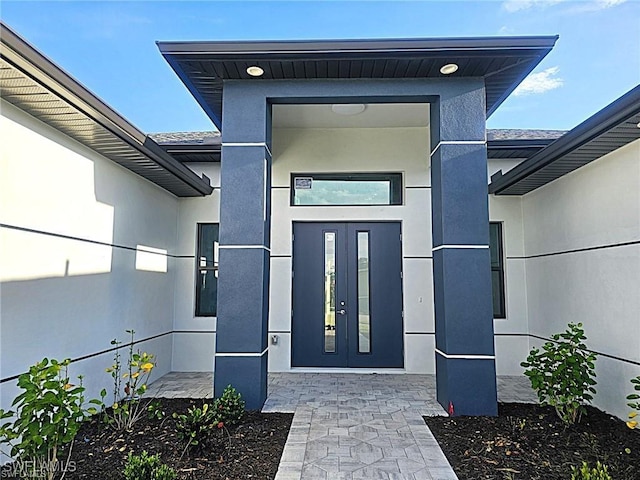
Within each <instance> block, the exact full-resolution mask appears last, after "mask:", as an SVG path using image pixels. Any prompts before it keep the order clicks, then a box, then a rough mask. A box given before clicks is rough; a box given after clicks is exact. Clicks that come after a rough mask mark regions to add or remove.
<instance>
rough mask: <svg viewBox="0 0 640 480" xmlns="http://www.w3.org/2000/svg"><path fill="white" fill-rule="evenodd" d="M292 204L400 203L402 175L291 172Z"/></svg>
mask: <svg viewBox="0 0 640 480" xmlns="http://www.w3.org/2000/svg"><path fill="white" fill-rule="evenodd" d="M291 205H297V206H303V205H307V206H308V205H318V206H327V205H342V206H347V205H402V174H401V173H294V174H291Z"/></svg>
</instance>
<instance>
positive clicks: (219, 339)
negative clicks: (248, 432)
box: [214, 97, 271, 409]
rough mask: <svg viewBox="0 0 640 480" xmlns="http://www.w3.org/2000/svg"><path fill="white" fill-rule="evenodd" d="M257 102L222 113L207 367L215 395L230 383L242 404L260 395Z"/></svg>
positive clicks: (265, 271)
mask: <svg viewBox="0 0 640 480" xmlns="http://www.w3.org/2000/svg"><path fill="white" fill-rule="evenodd" d="M245 101H246V98H245ZM227 103H229V104H230V105H234V104H235V106H236V108H237V104H238V103H239V102H237V101H235V102H234V101H231V100H228V99H227V98H226V97H225V105H226V104H227ZM256 103H257V104H256V105H253V106H252V111H253V112H259V113H260V114H254V115H253V116H252V118H249V119H247V118H246V117H245V119H244V121H241V122H239V121H237V120H238V119H237V118H236V117H237V115H234V114H233V113H229V115H228V121H227V119H226V118H225V123H224V127H223V143H222V160H221V172H220V175H221V185H222V189H221V195H220V248H219V263H218V317H217V326H216V354H215V365H214V395H215V396H219V395H221V394H222V392H223V390H224V388H225V387H226V386H227V385H232V386H233V387H235V388H236V390H238V392H240V393H241V394H242V397H243V398H244V400H245V402H246V407H247V409H260V408H262V405H263V404H264V401H265V400H266V398H267V354H268V343H267V338H268V312H269V263H270V249H269V241H270V218H271V205H270V193H271V153H270V150H269V145H268V143H267V141H266V139H267V130H268V128H269V125H268V122H267V121H266V118H267V117H268V111H267V105H266V102H264V100H263V101H262V102H256ZM229 111H230V112H233V110H232V109H230V110H229ZM225 112H226V110H225ZM260 132H261V134H260Z"/></svg>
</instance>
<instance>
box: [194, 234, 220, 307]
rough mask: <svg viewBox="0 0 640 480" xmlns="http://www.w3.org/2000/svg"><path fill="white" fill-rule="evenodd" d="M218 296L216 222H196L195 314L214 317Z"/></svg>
mask: <svg viewBox="0 0 640 480" xmlns="http://www.w3.org/2000/svg"><path fill="white" fill-rule="evenodd" d="M217 297H218V224H217V223H199V224H198V246H197V253H196V316H197V317H215V316H216V313H217Z"/></svg>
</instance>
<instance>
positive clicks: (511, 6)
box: [502, 0, 616, 13]
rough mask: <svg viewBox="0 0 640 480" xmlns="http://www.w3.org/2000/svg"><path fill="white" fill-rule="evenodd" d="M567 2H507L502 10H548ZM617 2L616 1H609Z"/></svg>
mask: <svg viewBox="0 0 640 480" xmlns="http://www.w3.org/2000/svg"><path fill="white" fill-rule="evenodd" d="M563 1H565V0H505V1H504V2H503V3H502V8H504V9H505V10H506V11H507V12H510V13H513V12H519V11H520V10H528V9H530V8H546V7H551V6H553V5H555V4H557V3H561V2H563ZM609 1H616V0H609Z"/></svg>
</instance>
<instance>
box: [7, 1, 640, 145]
mask: <svg viewBox="0 0 640 480" xmlns="http://www.w3.org/2000/svg"><path fill="white" fill-rule="evenodd" d="M0 5H1V6H0V9H1V10H0V17H1V18H2V20H3V21H4V22H6V23H7V24H8V25H9V26H10V27H11V28H13V29H14V30H15V31H17V33H18V34H20V35H21V36H23V37H24V38H25V39H26V40H27V41H28V42H30V43H31V44H32V45H34V46H35V47H36V48H38V49H39V50H40V51H41V52H43V53H44V54H45V55H47V56H48V57H49V58H50V59H51V60H53V61H54V62H55V63H57V64H58V65H59V66H61V67H62V68H63V69H65V70H66V71H67V72H69V73H70V74H71V75H73V76H74V77H75V78H76V79H78V80H79V81H80V82H82V83H83V84H84V85H85V86H86V87H88V88H89V89H90V90H91V91H93V92H94V93H95V94H97V95H98V96H99V97H100V98H102V99H103V100H104V101H105V102H107V103H108V104H109V105H111V106H112V107H113V108H115V109H116V110H117V111H118V112H120V113H121V114H122V115H124V116H125V117H126V118H127V119H129V120H130V121H131V122H132V123H134V124H135V125H136V126H137V127H138V128H140V129H141V130H143V131H144V132H147V133H149V132H166V131H191V130H210V129H212V128H213V127H212V123H211V122H210V120H209V119H208V118H207V117H206V116H205V114H204V113H203V112H202V111H201V109H200V107H199V106H198V105H197V103H196V102H195V100H193V98H192V97H191V96H190V94H189V93H188V92H187V91H186V89H185V87H184V86H183V85H182V84H181V83H180V81H179V80H178V78H177V76H176V75H175V74H174V73H173V71H172V70H171V69H170V68H169V66H168V64H167V63H166V62H165V61H164V59H163V58H162V56H161V55H160V53H159V52H158V49H157V47H156V45H155V41H156V40H274V39H276V40H277V39H323V38H392V37H400V38H410V37H439V36H448V37H457V36H502V35H555V34H558V35H560V39H559V41H558V43H557V44H556V47H555V48H554V50H553V51H552V52H551V53H550V54H549V55H548V56H547V57H546V58H545V59H544V60H543V62H542V63H541V64H540V66H539V67H538V68H537V69H536V70H535V71H534V73H533V74H532V76H530V78H529V79H527V80H526V81H525V84H524V85H523V87H522V88H521V89H520V90H519V91H518V92H516V93H517V94H514V95H512V96H511V97H510V98H509V99H508V100H507V101H506V102H505V103H503V104H502V106H501V107H500V108H499V109H498V111H497V112H496V113H494V114H493V115H492V117H491V118H490V119H489V122H488V127H489V128H548V129H570V128H573V127H574V126H575V125H577V124H578V123H580V122H581V121H583V120H585V119H586V118H587V117H589V116H590V115H592V114H593V113H595V112H596V111H598V110H600V109H601V108H602V107H604V106H606V105H608V104H609V103H611V102H612V101H613V100H615V99H616V98H618V97H619V96H620V95H622V94H623V93H625V92H626V91H628V90H630V89H631V88H633V87H634V86H635V85H637V84H638V83H640V0H584V1H570V0H504V1H474V2H463V1H446V2H443V1H406V2H405V1H392V2H384V1H375V2H367V1H328V0H325V1H321V2H314V1H290V2H274V1H252V2H243V1H223V2H214V1H193V2H190V1H179V2H176V1H138V2H136V1H128V2H118V1H106V0H104V1H99V0H98V1H90V2H81V1H47V2H35V1H25V0H22V1H12V0H2V2H1V4H0Z"/></svg>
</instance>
